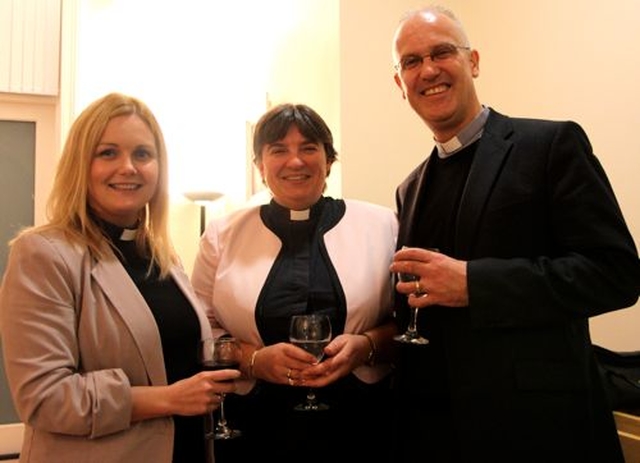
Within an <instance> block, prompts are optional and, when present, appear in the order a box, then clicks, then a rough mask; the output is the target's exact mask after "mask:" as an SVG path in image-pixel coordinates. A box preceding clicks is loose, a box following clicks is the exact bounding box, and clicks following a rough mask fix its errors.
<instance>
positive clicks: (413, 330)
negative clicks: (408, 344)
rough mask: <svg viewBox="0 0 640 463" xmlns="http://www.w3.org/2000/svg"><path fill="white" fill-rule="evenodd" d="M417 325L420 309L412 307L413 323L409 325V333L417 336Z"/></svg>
mask: <svg viewBox="0 0 640 463" xmlns="http://www.w3.org/2000/svg"><path fill="white" fill-rule="evenodd" d="M417 324H418V308H417V307H412V308H411V322H410V323H409V326H408V331H409V332H410V333H413V334H416V333H417V332H418V328H417Z"/></svg>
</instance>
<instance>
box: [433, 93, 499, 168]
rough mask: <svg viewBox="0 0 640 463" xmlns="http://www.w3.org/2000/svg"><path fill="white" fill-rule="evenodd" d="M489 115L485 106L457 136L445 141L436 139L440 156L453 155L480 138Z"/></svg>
mask: <svg viewBox="0 0 640 463" xmlns="http://www.w3.org/2000/svg"><path fill="white" fill-rule="evenodd" d="M488 117H489V108H487V107H486V106H483V107H482V111H480V112H479V113H478V115H477V116H476V117H475V118H474V119H473V120H472V121H471V122H469V124H468V125H467V126H466V127H465V128H464V129H462V130H461V131H460V132H459V133H458V134H457V135H456V136H454V137H453V138H451V139H449V140H447V141H445V142H443V143H440V142H439V141H437V140H435V143H436V147H437V148H438V156H439V157H440V158H446V157H448V156H451V155H452V154H454V153H457V152H458V151H460V150H461V149H463V148H466V147H467V146H469V145H470V144H471V143H473V142H474V141H476V140H477V139H478V138H480V137H481V136H482V131H483V130H484V125H485V123H486V122H487V118H488Z"/></svg>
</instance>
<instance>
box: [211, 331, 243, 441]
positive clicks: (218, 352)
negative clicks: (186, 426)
mask: <svg viewBox="0 0 640 463" xmlns="http://www.w3.org/2000/svg"><path fill="white" fill-rule="evenodd" d="M241 357H242V348H241V347H240V343H239V342H238V340H237V339H235V338H232V337H229V336H222V337H219V338H215V339H214V338H208V339H205V340H203V341H202V352H201V361H202V367H203V369H204V370H209V371H214V370H225V369H232V370H238V369H239V368H240V358H241ZM225 395H226V394H224V393H221V394H220V419H219V420H218V423H217V424H216V426H215V429H214V430H213V438H214V439H233V438H235V437H238V436H240V435H241V434H242V433H241V431H239V430H237V429H233V428H231V427H229V424H228V423H227V418H226V415H225V412H224V398H225ZM209 424H211V414H209ZM210 428H211V426H209V429H207V430H205V437H207V438H208V439H210V434H211V429H210Z"/></svg>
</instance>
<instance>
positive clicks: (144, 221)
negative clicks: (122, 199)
mask: <svg viewBox="0 0 640 463" xmlns="http://www.w3.org/2000/svg"><path fill="white" fill-rule="evenodd" d="M131 114H135V115H136V116H138V117H139V118H140V119H141V120H142V121H143V122H144V123H145V124H146V125H147V126H148V127H149V130H151V133H152V134H153V138H154V141H155V145H156V146H155V147H156V150H157V155H158V157H157V159H158V170H159V174H158V184H157V187H156V191H155V193H154V195H153V197H152V198H151V199H150V200H149V203H148V204H147V205H146V207H145V208H144V209H142V210H141V211H140V217H139V218H138V228H137V235H136V245H137V248H138V251H139V252H140V254H141V255H148V256H149V257H150V260H151V263H150V267H149V271H151V268H152V266H153V265H157V266H158V267H159V269H160V275H161V277H163V278H164V277H166V276H167V275H168V274H169V270H170V268H171V266H172V265H173V264H175V263H177V262H178V257H177V254H176V253H175V251H174V249H173V245H172V243H171V239H170V237H169V232H168V219H169V192H168V190H169V187H168V166H167V150H166V146H165V142H164V137H163V135H162V131H161V130H160V126H159V124H158V122H157V120H156V118H155V116H154V115H153V113H152V112H151V110H150V109H149V108H148V107H147V105H145V104H144V103H143V102H142V101H140V100H138V99H136V98H133V97H131V96H127V95H123V94H120V93H110V94H108V95H105V96H104V97H102V98H100V99H98V100H96V101H94V102H93V103H91V104H90V105H89V106H88V107H87V108H85V109H84V110H83V111H82V113H81V114H80V115H79V116H78V118H77V119H76V120H75V121H74V123H73V125H72V126H71V129H70V130H69V135H68V136H67V140H66V142H65V145H64V149H63V151H62V156H61V158H60V161H59V162H58V166H57V170H56V175H55V180H54V184H53V189H52V191H51V194H50V196H49V198H48V201H47V219H48V223H47V224H45V225H42V226H40V227H33V228H31V229H29V230H25V231H24V232H22V233H26V232H30V231H44V230H48V229H58V230H62V231H63V232H64V233H65V235H66V236H67V238H68V239H70V240H71V241H73V242H75V243H78V244H80V245H82V246H86V247H87V248H88V249H89V252H91V253H92V254H93V255H94V256H95V257H96V258H103V257H104V256H105V252H106V249H107V247H106V246H107V242H106V241H105V235H104V234H103V232H102V230H101V228H100V226H99V225H98V224H97V223H96V222H95V221H94V220H93V219H92V218H91V217H90V213H89V206H88V198H87V196H88V189H89V170H90V168H91V161H92V159H93V156H94V153H95V150H96V148H97V146H98V143H99V142H100V139H101V137H102V134H103V133H104V130H105V128H106V126H107V124H108V123H109V121H110V120H111V119H113V118H114V117H118V116H125V115H131Z"/></svg>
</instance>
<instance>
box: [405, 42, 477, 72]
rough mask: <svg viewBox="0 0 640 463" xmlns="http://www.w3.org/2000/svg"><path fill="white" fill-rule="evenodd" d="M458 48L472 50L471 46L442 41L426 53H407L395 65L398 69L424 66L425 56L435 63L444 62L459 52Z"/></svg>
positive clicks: (408, 69)
mask: <svg viewBox="0 0 640 463" xmlns="http://www.w3.org/2000/svg"><path fill="white" fill-rule="evenodd" d="M458 50H467V51H469V50H471V48H470V47H463V46H460V45H454V44H452V43H441V44H440V45H436V46H435V47H433V48H432V49H431V51H430V52H429V53H427V54H426V55H407V56H403V57H402V58H400V61H398V63H397V64H396V65H395V66H394V68H395V70H396V71H400V70H402V71H411V70H413V69H417V68H419V67H420V66H422V63H424V59H425V58H429V59H430V60H431V62H433V63H443V62H445V61H447V60H449V59H451V58H453V57H454V56H456V55H457V54H458Z"/></svg>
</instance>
